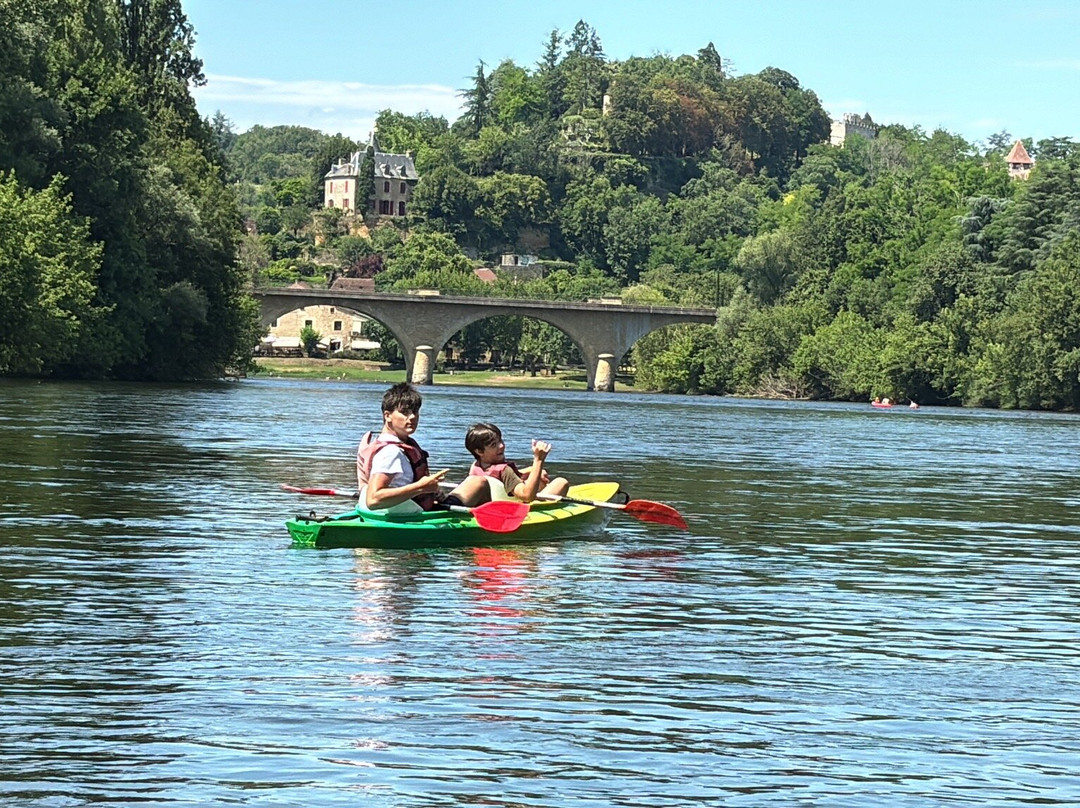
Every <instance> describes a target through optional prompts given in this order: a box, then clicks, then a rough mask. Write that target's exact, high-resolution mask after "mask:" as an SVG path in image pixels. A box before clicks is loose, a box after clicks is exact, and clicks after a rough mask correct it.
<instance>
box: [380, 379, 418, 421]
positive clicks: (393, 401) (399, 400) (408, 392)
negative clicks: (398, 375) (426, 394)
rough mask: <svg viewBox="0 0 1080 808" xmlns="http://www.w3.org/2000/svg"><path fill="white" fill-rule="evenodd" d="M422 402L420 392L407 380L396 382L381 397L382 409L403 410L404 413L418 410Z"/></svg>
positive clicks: (388, 410) (387, 410)
mask: <svg viewBox="0 0 1080 808" xmlns="http://www.w3.org/2000/svg"><path fill="white" fill-rule="evenodd" d="M423 403H424V399H423V398H421V397H420V393H419V392H417V390H416V388H415V387H413V386H412V385H411V384H409V383H408V382H398V383H397V384H395V385H394V386H393V387H391V388H390V389H389V390H387V391H386V394H385V395H384V396H383V397H382V411H383V412H393V411H394V410H397V411H398V412H403V413H405V414H406V415H412V414H413V413H417V412H420V405H421V404H423Z"/></svg>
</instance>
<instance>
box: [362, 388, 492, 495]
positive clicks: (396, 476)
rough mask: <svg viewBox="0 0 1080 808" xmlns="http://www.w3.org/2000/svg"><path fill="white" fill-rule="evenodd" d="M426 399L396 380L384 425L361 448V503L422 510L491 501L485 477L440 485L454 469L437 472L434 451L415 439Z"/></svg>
mask: <svg viewBox="0 0 1080 808" xmlns="http://www.w3.org/2000/svg"><path fill="white" fill-rule="evenodd" d="M422 403H423V399H422V398H421V397H420V393H419V392H417V390H416V388H415V387H413V386H412V385H411V384H409V383H407V382H401V383H400V384H395V385H394V386H393V387H391V388H390V389H389V390H387V391H386V394H385V395H384V396H383V400H382V414H383V428H382V431H381V432H380V433H379V434H378V435H375V434H373V433H371V432H368V433H367V434H366V435H364V437H363V439H362V440H361V441H360V445H359V446H358V447H357V450H356V483H357V487H358V488H359V489H360V504H361V505H362V506H363V507H365V508H367V509H368V510H374V511H393V512H395V513H416V512H419V511H430V510H436V509H438V508H439V506H440V505H468V506H472V505H478V504H480V503H482V502H486V501H487V500H488V499H489V494H488V487H487V485H485V484H484V481H483V480H477V479H476V478H469V479H466V480H465V481H464V482H463V483H462V484H461V485H459V486H458V487H457V488H455V489H454V490H453V491H451V492H450V494H449V495H444V494H443V493H442V492H441V491H440V490H439V483H440V482H441V481H442V479H443V478H444V477H446V474H447V472H448V471H449V469H443V470H442V471H437V472H435V473H434V474H432V473H431V471H430V470H429V469H428V460H427V458H428V453H427V452H425V451H424V450H423V449H421V448H420V444H419V443H417V442H416V440H415V438H413V433H414V432H416V428H417V426H419V424H420V405H421V404H422Z"/></svg>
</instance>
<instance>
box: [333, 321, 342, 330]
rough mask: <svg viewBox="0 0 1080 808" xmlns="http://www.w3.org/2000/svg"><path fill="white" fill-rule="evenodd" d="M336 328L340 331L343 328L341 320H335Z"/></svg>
mask: <svg viewBox="0 0 1080 808" xmlns="http://www.w3.org/2000/svg"><path fill="white" fill-rule="evenodd" d="M334 330H335V331H340V330H341V320H334Z"/></svg>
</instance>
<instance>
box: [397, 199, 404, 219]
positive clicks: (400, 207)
mask: <svg viewBox="0 0 1080 808" xmlns="http://www.w3.org/2000/svg"><path fill="white" fill-rule="evenodd" d="M397 215H398V216H404V215H405V203H404V202H398V203H397Z"/></svg>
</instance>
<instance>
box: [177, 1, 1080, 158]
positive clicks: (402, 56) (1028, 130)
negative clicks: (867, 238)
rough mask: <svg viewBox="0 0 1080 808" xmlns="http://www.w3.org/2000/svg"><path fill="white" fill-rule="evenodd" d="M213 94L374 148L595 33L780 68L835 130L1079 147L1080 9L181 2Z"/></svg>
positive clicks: (620, 55)
mask: <svg viewBox="0 0 1080 808" xmlns="http://www.w3.org/2000/svg"><path fill="white" fill-rule="evenodd" d="M183 5H184V10H185V12H186V13H187V16H188V19H189V21H190V22H191V23H192V25H194V26H195V30H196V53H197V55H198V56H199V57H200V58H201V59H202V60H203V62H204V71H205V73H206V75H207V78H208V82H207V84H206V85H205V86H204V87H201V88H197V89H196V91H195V97H196V100H197V102H198V105H199V109H200V111H201V112H202V113H203V114H204V115H206V116H209V115H212V114H213V113H214V112H215V111H217V110H221V111H222V112H224V113H225V115H226V116H227V117H228V118H229V119H231V120H232V121H233V123H234V126H235V128H236V130H237V131H240V132H242V131H245V130H246V129H248V128H249V127H251V126H252V125H254V124H263V125H264V126H272V125H275V124H296V125H301V126H310V127H312V128H314V129H319V130H322V131H324V132H327V133H330V134H333V133H335V132H341V133H342V134H345V135H348V136H350V137H353V138H356V139H364V138H366V137H367V133H368V131H369V130H370V128H371V123H372V121H373V120H374V118H375V115H376V114H377V113H378V111H379V110H381V109H384V108H388V107H389V108H391V109H394V110H397V111H399V112H403V113H406V114H414V113H417V112H421V111H424V110H427V111H429V112H431V113H433V114H436V115H444V116H446V117H447V119H448V120H453V119H454V118H456V117H457V115H458V114H459V109H460V102H461V99H460V98H459V97H458V95H457V91H458V90H459V89H460V88H462V87H465V86H466V85H467V83H468V81H469V77H471V76H472V75H473V73H474V72H475V70H476V65H477V62H478V61H479V60H481V59H483V60H484V62H485V63H487V64H488V65H489V66H491V67H494V66H496V65H498V64H499V62H500V61H502V60H503V59H513V60H514V61H515V62H516V63H517V64H519V65H522V66H526V67H529V68H532V67H533V66H534V65H535V63H536V61H537V60H538V59H539V58H540V56H541V54H542V51H543V45H544V43H545V41H546V40H547V37H548V34H549V33H550V32H551V30H552V29H554V28H558V29H559V30H560V31H562V32H564V33H565V32H568V31H569V30H570V29H572V28H573V27H574V24H575V23H576V22H577V21H578V20H579V19H584V20H585V21H586V22H587V23H589V24H590V25H592V26H593V27H594V28H595V29H596V31H597V33H598V34H599V36H600V39H601V42H602V43H603V46H604V51H605V53H606V55H607V57H608V58H609V59H618V60H622V59H626V58H628V57H630V56H651V55H654V54H657V53H667V54H670V55H672V56H678V55H680V54H684V53H690V54H693V53H696V52H697V51H698V49H700V48H702V47H704V46H705V45H707V44H708V43H709V42H710V41H711V42H713V43H714V44H715V46H716V49H717V51H719V53H720V54H721V55H722V56H724V57H725V58H727V59H730V60H731V61H732V63H733V66H734V70H735V72H736V73H737V74H744V73H756V72H757V71H759V70H761V69H762V68H765V67H768V66H770V65H771V66H774V67H778V68H781V69H783V70H786V71H788V72H789V73H791V74H793V75H794V76H795V77H796V78H798V79H799V81H800V83H801V84H802V85H803V86H804V87H808V88H810V89H811V90H814V91H815V92H816V93H817V94H818V97H819V98H820V99H821V102H822V104H823V105H824V107H825V109H826V110H827V111H828V112H829V113H830V114H832V115H833V116H834V117H838V116H840V115H841V114H843V113H845V112H858V113H863V112H869V113H870V114H871V116H873V118H874V120H875V121H876V122H878V123H885V124H888V123H900V124H903V125H905V126H914V125H919V126H921V127H923V128H924V129H926V130H927V131H932V130H934V129H937V128H939V127H940V128H944V129H947V130H948V131H950V132H954V133H957V134H960V135H962V136H964V137H965V138H967V139H969V140H973V141H974V140H982V139H985V138H986V137H987V136H988V135H991V134H993V133H995V132H999V131H1001V130H1003V129H1004V130H1006V131H1008V132H1010V133H1011V134H1012V135H1014V136H1015V137H1032V138H1034V139H1036V140H1039V139H1041V138H1045V137H1072V138H1074V139H1077V140H1080V0H1023V2H1021V0H1011V2H1004V0H936V2H929V1H928V0H908V2H906V3H903V4H900V3H880V4H879V3H874V2H867V0H859V1H858V2H856V0H816V1H813V0H741V2H729V0H711V1H710V0H701V2H698V1H697V0H667V1H666V2H634V0H621V2H620V1H618V0H611V1H610V2H609V1H608V0H599V1H597V2H589V1H588V0H579V2H568V1H567V0H546V2H535V1H534V2H517V0H502V2H494V0H470V2H468V3H465V2H457V1H456V0H445V1H444V2H428V1H426V0H395V2H388V3H384V4H378V5H377V4H373V3H358V2H345V0H304V1H303V2H296V0H292V1H291V2H290V1H289V0H184V4H183Z"/></svg>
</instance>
